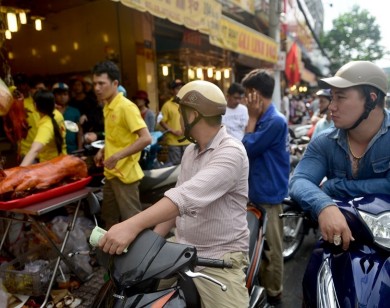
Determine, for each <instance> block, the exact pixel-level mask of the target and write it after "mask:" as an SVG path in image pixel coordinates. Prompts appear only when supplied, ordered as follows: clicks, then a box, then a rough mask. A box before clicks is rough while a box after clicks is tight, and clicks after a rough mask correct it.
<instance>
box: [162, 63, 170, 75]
mask: <svg viewBox="0 0 390 308" xmlns="http://www.w3.org/2000/svg"><path fill="white" fill-rule="evenodd" d="M162 74H163V76H168V75H169V69H168V65H165V64H164V65H163V66H162Z"/></svg>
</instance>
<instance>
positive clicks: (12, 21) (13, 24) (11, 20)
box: [7, 12, 18, 32]
mask: <svg viewBox="0 0 390 308" xmlns="http://www.w3.org/2000/svg"><path fill="white" fill-rule="evenodd" d="M7 23H8V30H9V31H11V32H17V31H18V21H17V20H16V14H15V13H11V12H8V13H7Z"/></svg>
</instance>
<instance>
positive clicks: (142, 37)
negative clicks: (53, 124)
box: [0, 0, 278, 109]
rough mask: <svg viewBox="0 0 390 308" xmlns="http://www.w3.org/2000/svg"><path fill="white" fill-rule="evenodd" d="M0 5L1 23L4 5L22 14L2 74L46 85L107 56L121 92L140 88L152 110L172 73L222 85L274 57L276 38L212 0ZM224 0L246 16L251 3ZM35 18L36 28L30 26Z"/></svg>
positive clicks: (13, 0)
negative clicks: (116, 68) (118, 77)
mask: <svg viewBox="0 0 390 308" xmlns="http://www.w3.org/2000/svg"><path fill="white" fill-rule="evenodd" d="M228 2H229V1H228ZM235 2H237V1H235ZM245 2H247V1H245ZM0 3H1V6H2V8H4V9H3V14H2V17H3V18H2V19H3V28H4V29H6V25H7V23H6V20H5V19H6V13H7V12H8V11H13V12H15V13H16V15H20V12H26V14H27V19H28V22H27V24H21V23H20V22H19V21H18V31H17V32H12V38H11V39H4V41H3V44H2V51H3V55H4V57H5V59H7V60H8V64H9V68H10V70H9V69H8V68H7V67H6V66H4V68H3V71H2V72H1V77H2V78H5V77H6V74H7V73H8V72H10V73H11V74H15V73H17V72H24V73H26V74H28V75H29V76H33V75H42V76H46V77H47V78H48V80H49V85H51V84H52V83H54V82H56V81H64V80H65V81H66V79H68V78H69V77H70V76H73V75H82V76H86V75H89V74H90V70H91V68H92V67H93V65H94V64H95V63H97V62H98V61H101V60H103V59H110V60H113V61H115V62H116V63H118V65H119V66H120V69H121V71H122V84H123V85H124V86H125V88H126V89H127V92H128V93H129V96H131V95H132V94H133V93H135V92H136V91H137V90H138V89H142V90H146V91H147V92H148V94H149V97H150V100H151V106H150V107H151V108H152V109H157V108H158V105H159V102H160V103H161V100H162V99H161V97H164V95H165V94H166V92H167V87H166V84H167V82H169V81H171V80H172V79H174V78H180V79H183V80H184V81H186V82H188V81H190V80H193V79H204V80H209V81H212V82H214V83H216V84H218V85H219V86H220V87H221V88H222V89H223V90H226V89H227V87H228V86H229V85H230V83H231V82H232V81H235V80H241V78H242V77H243V75H244V74H245V73H247V72H248V71H249V70H251V69H253V68H255V67H270V68H272V67H273V65H274V64H275V63H276V61H277V56H278V46H277V44H276V42H275V41H274V40H272V39H270V38H269V37H267V36H266V35H264V34H262V33H260V32H258V31H256V30H253V29H251V28H249V27H247V26H244V25H243V24H240V23H238V22H236V21H234V20H233V19H231V18H230V17H227V16H225V15H224V14H223V12H224V11H226V8H225V7H222V4H221V2H220V1H206V0H199V1H195V2H194V1H143V0H139V1H133V0H120V1H119V0H95V1H88V0H72V1H70V0H68V1H55V2H53V1H47V0H37V1H17V0H3V1H1V2H0ZM232 3H233V2H232ZM232 3H230V6H232V7H233V8H234V11H237V10H238V9H239V10H240V11H241V12H244V13H242V14H245V16H246V17H247V16H249V17H250V16H253V14H252V13H253V7H252V6H245V5H243V2H242V1H238V2H237V3H238V4H234V5H235V6H233V4H232ZM195 4H196V5H195ZM237 5H239V6H237ZM242 14H241V15H240V16H243V15H242ZM38 18H39V19H40V20H41V22H42V30H40V31H37V30H36V29H35V20H36V19H38ZM253 18H255V17H253Z"/></svg>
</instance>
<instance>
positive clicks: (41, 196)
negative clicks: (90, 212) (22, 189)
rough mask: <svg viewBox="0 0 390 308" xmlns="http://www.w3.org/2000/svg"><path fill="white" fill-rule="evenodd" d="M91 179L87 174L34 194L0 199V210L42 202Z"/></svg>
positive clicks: (83, 185)
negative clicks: (7, 199) (74, 180)
mask: <svg viewBox="0 0 390 308" xmlns="http://www.w3.org/2000/svg"><path fill="white" fill-rule="evenodd" d="M91 179H92V177H91V176H89V177H86V178H84V179H81V180H78V181H76V182H73V183H69V184H66V185H62V186H59V187H55V188H52V189H49V190H46V191H42V192H39V193H36V194H32V195H29V196H27V197H24V198H20V199H14V200H10V201H0V210H11V209H15V208H20V207H25V206H28V205H31V204H34V203H38V202H42V201H45V200H48V199H51V198H54V197H58V196H61V195H65V194H68V193H71V192H73V191H76V190H79V189H81V188H83V187H85V186H86V185H87V184H88V183H89V182H90V181H91Z"/></svg>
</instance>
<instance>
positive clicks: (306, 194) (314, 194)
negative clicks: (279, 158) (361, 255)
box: [289, 138, 353, 249]
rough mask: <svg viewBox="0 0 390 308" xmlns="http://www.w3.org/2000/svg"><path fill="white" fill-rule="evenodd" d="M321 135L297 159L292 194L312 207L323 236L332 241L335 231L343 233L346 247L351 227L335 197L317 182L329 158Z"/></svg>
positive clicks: (319, 180) (306, 209) (306, 207)
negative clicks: (301, 156) (298, 160)
mask: <svg viewBox="0 0 390 308" xmlns="http://www.w3.org/2000/svg"><path fill="white" fill-rule="evenodd" d="M320 139H321V138H317V139H316V140H313V141H312V142H311V143H310V144H309V145H308V147H307V149H306V151H305V155H304V156H303V158H302V159H301V161H300V162H299V163H298V166H297V168H296V169H295V171H294V175H293V177H292V178H291V180H290V185H289V186H290V187H289V188H290V196H291V197H292V198H293V199H294V200H296V201H297V202H298V203H299V204H300V205H301V207H302V208H303V210H305V211H311V213H312V216H313V217H315V218H318V223H319V227H320V230H321V234H322V237H323V238H324V240H326V241H329V242H330V243H333V238H334V235H341V237H342V239H343V249H347V248H348V246H349V243H350V241H351V240H353V237H352V234H351V231H350V229H349V227H348V224H347V222H346V220H345V217H344V215H343V214H342V213H341V212H340V210H339V209H338V207H337V205H336V204H335V203H334V201H333V199H332V198H331V197H330V196H329V195H327V194H326V193H325V192H324V191H323V190H322V189H321V188H320V187H319V186H318V185H319V184H320V182H321V181H322V179H323V178H324V177H325V176H326V170H327V168H328V166H327V163H326V161H327V158H326V150H328V149H326V148H325V147H324V144H321V142H320V141H321V140H320Z"/></svg>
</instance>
